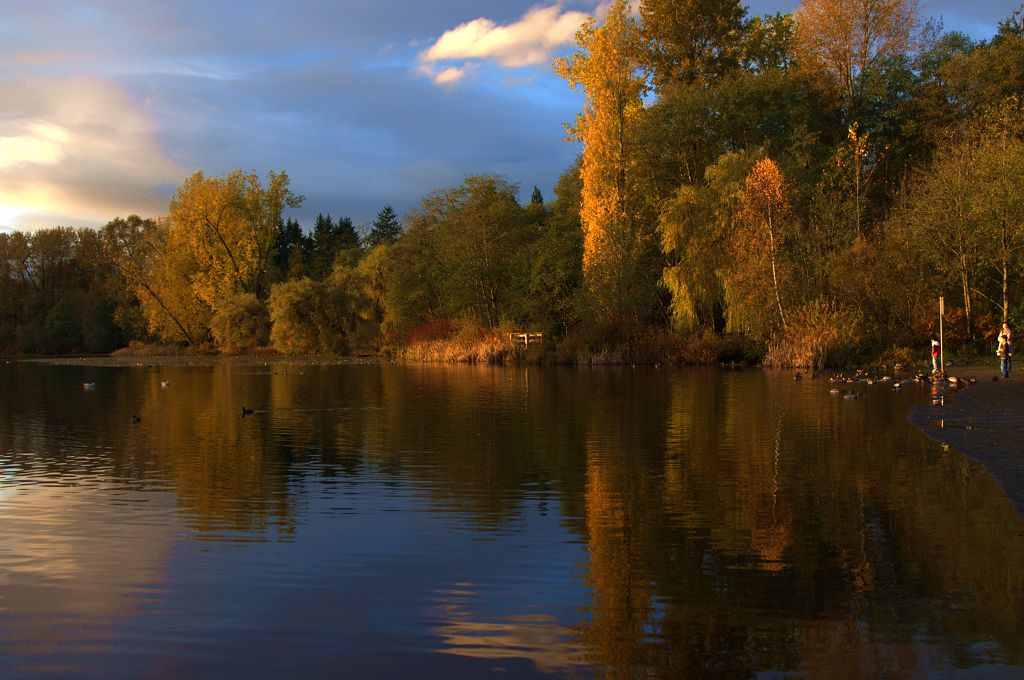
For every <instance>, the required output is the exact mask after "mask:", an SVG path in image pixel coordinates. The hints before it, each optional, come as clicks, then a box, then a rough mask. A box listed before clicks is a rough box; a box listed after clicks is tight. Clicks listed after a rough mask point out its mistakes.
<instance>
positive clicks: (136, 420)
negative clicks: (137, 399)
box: [132, 414, 142, 425]
mask: <svg viewBox="0 0 1024 680" xmlns="http://www.w3.org/2000/svg"><path fill="white" fill-rule="evenodd" d="M141 422H142V418H140V417H138V416H137V415H134V414H132V425H138V424H139V423H141Z"/></svg>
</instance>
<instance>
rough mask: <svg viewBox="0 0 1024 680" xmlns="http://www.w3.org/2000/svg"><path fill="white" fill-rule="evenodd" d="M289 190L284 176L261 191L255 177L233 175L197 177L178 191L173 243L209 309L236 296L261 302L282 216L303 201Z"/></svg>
mask: <svg viewBox="0 0 1024 680" xmlns="http://www.w3.org/2000/svg"><path fill="white" fill-rule="evenodd" d="M288 185H289V179H288V175H287V174H286V173H284V172H283V171H282V172H280V173H275V172H269V173H267V186H266V187H264V186H263V185H262V184H261V183H260V179H259V177H258V176H257V175H256V173H254V172H248V173H246V172H242V171H241V170H234V171H232V172H230V173H228V174H227V175H226V176H224V177H207V176H206V175H204V174H203V173H202V172H197V173H195V174H194V175H192V176H191V177H189V178H188V179H186V180H185V182H184V183H183V184H182V185H181V187H180V188H179V189H178V192H177V194H175V196H174V198H173V199H172V200H171V207H170V216H169V219H170V224H171V232H172V233H171V238H172V240H173V241H174V244H173V245H174V246H176V247H181V248H184V249H186V250H188V251H189V252H190V253H191V254H192V256H193V257H194V258H195V261H196V264H197V271H196V272H195V274H194V275H193V277H192V288H193V290H194V292H195V294H196V296H197V297H199V298H200V299H201V300H203V301H204V302H205V303H206V304H207V305H210V306H211V307H213V306H215V305H216V304H217V302H218V301H219V300H220V299H221V298H224V297H227V296H230V295H233V294H235V293H253V294H255V295H256V296H258V297H259V298H260V299H265V297H266V295H267V293H268V292H269V291H268V287H267V286H268V281H267V271H268V270H269V268H270V264H271V258H272V257H273V254H274V248H275V246H276V243H277V234H278V230H279V222H280V219H281V213H282V211H283V210H284V208H285V207H291V208H294V207H298V206H299V204H300V203H301V202H302V197H301V196H298V195H296V194H293V193H292V192H291V190H290V189H289V186H288Z"/></svg>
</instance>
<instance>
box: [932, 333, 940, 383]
mask: <svg viewBox="0 0 1024 680" xmlns="http://www.w3.org/2000/svg"><path fill="white" fill-rule="evenodd" d="M938 372H939V339H938V337H936V335H935V333H932V373H938Z"/></svg>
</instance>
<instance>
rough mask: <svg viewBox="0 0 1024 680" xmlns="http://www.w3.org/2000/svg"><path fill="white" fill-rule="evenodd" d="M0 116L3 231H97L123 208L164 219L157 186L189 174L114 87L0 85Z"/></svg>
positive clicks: (78, 82)
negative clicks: (59, 226)
mask: <svg viewBox="0 0 1024 680" xmlns="http://www.w3.org/2000/svg"><path fill="white" fill-rule="evenodd" d="M0 111H2V112H3V115H2V117H0V206H3V207H2V214H0V226H6V227H16V228H33V227H38V226H53V224H52V220H54V219H60V220H61V221H64V223H65V224H66V226H80V225H81V226H85V225H83V224H82V223H83V222H84V223H87V224H88V226H96V224H102V223H105V222H106V221H108V220H109V219H110V218H111V217H113V216H115V215H117V214H123V213H124V211H126V210H129V211H133V212H139V213H144V214H153V213H162V212H164V211H165V210H166V207H167V196H161V195H159V194H158V193H156V190H155V188H156V187H160V186H167V185H168V184H173V183H176V182H178V181H179V180H180V179H181V178H182V177H183V176H184V174H185V173H184V171H183V170H182V169H180V168H178V167H177V166H176V165H175V164H174V163H172V162H171V161H170V160H168V159H167V157H166V156H165V155H164V153H163V151H162V150H161V149H160V148H159V146H158V145H157V144H156V143H155V141H154V138H153V134H154V129H153V125H152V123H151V122H150V120H149V118H148V116H147V115H146V113H145V112H144V111H143V110H142V109H140V108H139V107H138V106H137V105H136V104H135V103H134V102H133V101H132V100H131V99H130V98H129V97H128V96H126V94H125V93H124V92H123V91H122V90H121V89H120V88H118V87H117V86H115V85H114V84H112V83H110V82H109V81H103V80H98V79H92V78H82V77H78V78H47V77H33V78H23V79H18V80H6V81H0ZM54 206H60V213H59V214H55V213H54V212H53V207H54ZM44 216H45V219H46V220H47V222H46V223H45V224H42V225H41V224H35V223H34V222H35V220H38V219H43V218H44ZM65 220H66V221H65Z"/></svg>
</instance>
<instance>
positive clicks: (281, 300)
mask: <svg viewBox="0 0 1024 680" xmlns="http://www.w3.org/2000/svg"><path fill="white" fill-rule="evenodd" d="M320 289H321V285H320V283H319V282H317V281H314V280H312V279H309V278H301V279H296V280H294V281H285V282H283V283H279V284H277V285H275V286H274V287H273V288H272V289H271V290H270V320H271V327H270V341H271V343H273V345H274V347H275V348H276V349H277V350H278V351H279V352H282V353H284V354H315V353H316V352H317V351H318V350H319V349H320V330H319V317H320V314H321V298H322V292H321V290H320Z"/></svg>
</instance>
